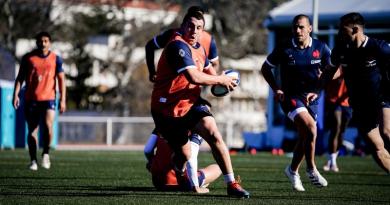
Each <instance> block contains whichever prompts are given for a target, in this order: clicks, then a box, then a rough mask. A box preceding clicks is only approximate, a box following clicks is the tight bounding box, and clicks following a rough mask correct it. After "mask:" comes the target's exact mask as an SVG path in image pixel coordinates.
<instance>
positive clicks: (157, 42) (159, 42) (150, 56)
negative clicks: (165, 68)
mask: <svg viewBox="0 0 390 205" xmlns="http://www.w3.org/2000/svg"><path fill="white" fill-rule="evenodd" d="M172 35H173V30H172V29H171V30H168V31H166V32H164V33H162V34H160V35H157V36H155V37H153V38H152V39H150V40H149V41H148V42H147V43H146V45H145V58H146V65H147V67H148V71H149V80H150V82H155V80H156V66H155V65H154V53H155V51H156V50H158V49H161V48H164V47H165V46H166V45H167V44H168V42H169V39H170V37H171V36H172Z"/></svg>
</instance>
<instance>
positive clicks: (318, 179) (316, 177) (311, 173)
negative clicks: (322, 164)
mask: <svg viewBox="0 0 390 205" xmlns="http://www.w3.org/2000/svg"><path fill="white" fill-rule="evenodd" d="M306 175H307V176H308V177H309V179H310V181H311V183H312V184H313V185H315V186H317V187H319V188H321V187H326V186H328V182H327V181H326V179H325V178H324V177H322V176H321V174H320V173H319V172H318V170H317V169H312V170H306Z"/></svg>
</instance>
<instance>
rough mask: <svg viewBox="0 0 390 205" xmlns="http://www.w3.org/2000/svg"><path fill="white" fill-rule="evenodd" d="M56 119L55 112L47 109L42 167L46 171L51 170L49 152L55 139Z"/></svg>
mask: <svg viewBox="0 0 390 205" xmlns="http://www.w3.org/2000/svg"><path fill="white" fill-rule="evenodd" d="M54 118H55V111H54V110H53V109H50V108H49V109H46V113H45V123H43V126H42V128H43V129H42V134H43V152H42V167H43V168H45V169H50V166H51V163H50V157H49V150H50V144H51V140H52V138H53V122H54Z"/></svg>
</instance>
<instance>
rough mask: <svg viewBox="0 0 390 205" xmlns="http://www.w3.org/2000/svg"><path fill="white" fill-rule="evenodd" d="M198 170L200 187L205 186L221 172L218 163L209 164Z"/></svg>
mask: <svg viewBox="0 0 390 205" xmlns="http://www.w3.org/2000/svg"><path fill="white" fill-rule="evenodd" d="M199 172H201V173H200V174H199V175H200V176H199V185H200V186H201V187H207V186H208V184H210V183H211V182H213V181H215V180H216V179H218V177H219V176H221V174H222V172H221V169H220V168H219V166H218V164H210V165H209V166H207V167H205V168H203V169H200V170H199Z"/></svg>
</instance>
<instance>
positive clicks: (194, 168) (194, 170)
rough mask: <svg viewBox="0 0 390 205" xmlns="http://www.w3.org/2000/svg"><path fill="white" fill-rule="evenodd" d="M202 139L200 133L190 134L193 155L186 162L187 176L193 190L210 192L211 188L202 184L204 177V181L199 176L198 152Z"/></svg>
mask: <svg viewBox="0 0 390 205" xmlns="http://www.w3.org/2000/svg"><path fill="white" fill-rule="evenodd" d="M202 141H203V138H202V137H200V136H199V135H198V134H192V135H191V136H190V145H191V157H190V159H189V160H188V161H187V164H186V168H187V176H188V178H189V184H190V186H191V187H190V188H191V190H192V191H194V192H196V193H209V189H207V188H206V187H203V186H201V183H202V182H203V181H204V179H202V178H201V180H202V181H199V178H200V177H199V176H198V175H199V173H198V153H199V146H200V144H201V143H202ZM201 176H202V175H201Z"/></svg>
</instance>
